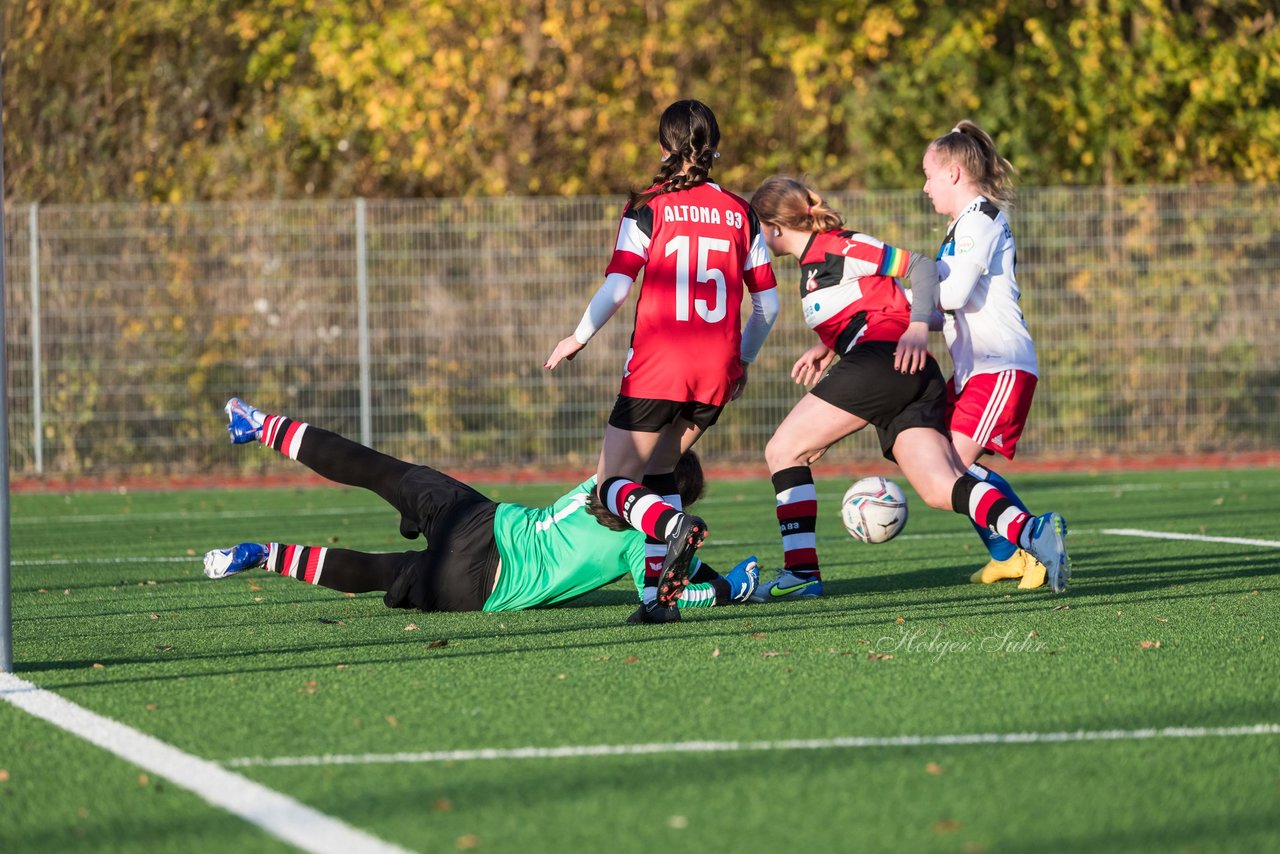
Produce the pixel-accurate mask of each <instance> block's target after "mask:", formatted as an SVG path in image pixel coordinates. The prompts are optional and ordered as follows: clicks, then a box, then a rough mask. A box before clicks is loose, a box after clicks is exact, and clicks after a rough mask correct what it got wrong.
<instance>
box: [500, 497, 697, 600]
mask: <svg viewBox="0 0 1280 854" xmlns="http://www.w3.org/2000/svg"><path fill="white" fill-rule="evenodd" d="M595 485H596V479H595V478H594V477H591V478H588V479H587V480H585V481H583V482H582V483H580V484H578V485H577V486H576V487H574V488H573V489H571V490H569V492H567V493H565V494H564V495H562V496H560V497H559V498H557V499H556V501H555V503H554V504H552V505H551V506H550V507H541V508H533V507H524V506H522V505H520V504H499V505H498V510H497V514H496V515H495V517H494V520H493V536H494V539H496V540H497V542H498V554H499V556H500V557H501V559H502V568H501V572H500V574H499V575H498V583H497V584H496V585H495V586H494V588H493V593H491V594H489V598H488V599H487V600H486V601H485V603H484V610H486V611H518V610H520V609H522V608H537V607H539V606H542V605H555V604H558V603H560V602H566V601H568V600H570V599H573V598H576V597H578V596H581V595H582V594H584V593H588V592H590V591H592V590H595V589H597V588H599V587H603V586H604V585H606V584H610V583H612V582H614V581H617V580H618V579H619V578H621V577H622V576H624V575H626V574H627V573H630V574H631V577H632V580H633V581H634V582H635V585H636V590H637V591H639V590H641V589H642V588H643V586H644V539H645V538H644V534H642V533H640V532H639V531H635V530H629V531H621V532H619V531H611V530H609V529H608V528H606V527H604V526H603V525H601V524H600V523H599V522H597V521H596V519H595V517H594V516H592V515H591V514H590V513H588V512H587V499H588V497H589V496H590V495H591V491H592V490H593V489H595ZM695 561H696V558H695ZM696 568H697V563H694V564H692V565H691V566H690V568H689V569H690V573H691V574H692V573H693V572H694V571H695V570H696ZM714 604H715V590H714V589H713V588H712V586H711V585H710V584H690V585H689V586H688V587H687V588H685V591H684V593H683V594H682V595H681V597H680V607H682V608H690V607H694V608H699V607H700V608H705V607H710V606H711V605H714Z"/></svg>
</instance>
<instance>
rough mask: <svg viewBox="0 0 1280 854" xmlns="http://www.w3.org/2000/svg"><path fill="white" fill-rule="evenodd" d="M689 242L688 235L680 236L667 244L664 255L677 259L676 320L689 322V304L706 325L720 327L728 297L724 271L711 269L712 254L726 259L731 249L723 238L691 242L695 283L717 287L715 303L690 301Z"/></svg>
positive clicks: (701, 238) (699, 239)
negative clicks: (696, 259)
mask: <svg viewBox="0 0 1280 854" xmlns="http://www.w3.org/2000/svg"><path fill="white" fill-rule="evenodd" d="M690 240H691V238H690V237H689V235H687V234H681V235H679V236H677V237H673V238H672V239H671V240H670V241H668V242H667V251H666V255H667V256H668V257H669V256H671V255H675V256H676V320H686V321H687V320H689V304H690V302H692V303H693V310H694V311H695V312H697V314H698V317H701V318H702V319H703V320H705V321H706V322H707V323H719V322H720V321H722V320H724V318H725V315H726V314H727V313H728V299H727V296H728V294H727V292H726V284H725V280H724V271H723V270H721V269H720V268H719V267H713V266H711V254H712V253H713V252H718V253H721V254H726V255H727V254H728V253H729V248H730V244H729V241H727V240H725V239H724V238H722V237H695V238H692V240H694V241H696V244H697V256H698V267H697V281H698V282H700V283H707V282H715V285H716V296H715V301H714V303H708V302H707V300H705V299H695V300H690V298H689V274H690V273H692V272H694V271H693V267H692V264H691V263H690V261H691V260H692V254H693V253H691V252H690V246H689V244H690Z"/></svg>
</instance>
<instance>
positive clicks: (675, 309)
mask: <svg viewBox="0 0 1280 854" xmlns="http://www.w3.org/2000/svg"><path fill="white" fill-rule="evenodd" d="M642 270H643V271H644V282H643V284H642V285H641V288H640V297H639V299H638V300H637V301H636V322H635V328H634V329H633V331H632V333H631V350H630V352H629V353H628V354H627V365H626V368H625V370H624V371H623V377H622V389H621V394H623V395H624V396H626V397H640V398H650V399H654V400H675V401H680V402H687V401H697V402H699V403H709V404H712V405H714V406H720V405H723V404H725V403H728V402H729V394H730V392H731V391H732V389H733V386H734V384H735V383H736V382H737V381H738V379H739V378H740V377H741V376H742V365H741V363H740V362H739V356H740V351H741V348H742V296H743V292H744V288H745V289H746V290H749V291H752V292H759V291H765V290H768V289H770V288H773V287H775V286H776V282H775V281H774V278H773V267H772V266H771V265H770V262H769V250H768V248H767V247H766V246H765V243H764V237H763V235H762V234H761V233H760V222H759V220H757V219H756V215H755V211H753V210H752V209H751V205H750V204H748V203H747V201H746V200H745V199H743V198H741V197H739V196H736V195H734V194H733V193H730V192H728V191H726V190H723V189H721V188H720V187H718V186H716V185H715V184H709V183H708V184H700V185H698V186H696V187H692V188H690V189H687V190H678V191H676V192H672V193H663V194H660V195H657V196H654V197H653V198H652V199H651V200H650V201H649V203H648V204H646V205H644V206H643V207H640V208H638V209H632V207H631V206H630V205H628V206H627V209H626V210H625V211H624V212H623V214H622V222H621V224H620V225H619V227H618V240H617V243H616V245H615V246H614V250H613V258H612V260H610V262H609V267H608V269H607V270H606V271H605V275H609V274H611V273H622V274H624V275H626V276H629V277H631V278H632V279H635V278H637V277H638V276H639V275H640V272H641V271H642Z"/></svg>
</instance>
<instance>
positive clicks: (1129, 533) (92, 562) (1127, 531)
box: [11, 528, 1280, 567]
mask: <svg viewBox="0 0 1280 854" xmlns="http://www.w3.org/2000/svg"><path fill="white" fill-rule="evenodd" d="M1071 533H1073V534H1076V535H1080V534H1107V535H1109V536H1113V537H1148V538H1151V539H1157V540H1187V541H1190V542H1196V543H1227V544H1230V545H1236V546H1259V547H1261V548H1268V549H1280V540H1253V539H1247V538H1245V537H1209V536H1205V535H1203V534H1176V533H1167V532H1165V531H1143V530H1139V529H1137V528H1080V529H1076V528H1073V529H1072V531H1071ZM972 536H973V535H972V534H971V533H970V532H968V531H956V532H954V533H943V534H903V535H901V536H899V537H898V538H897V539H899V540H955V539H968V538H970V537H972ZM818 539H819V540H820V541H821V540H824V539H825V540H828V541H830V540H831V539H833V538H831V537H819V538H818ZM773 542H774V539H763V540H716V541H715V543H716V545H718V546H758V545H769V544H772V543H773ZM199 561H200V556H192V555H182V556H176V557H127V558H126V557H100V558H80V559H69V558H56V559H49V560H39V559H36V560H15V561H12V563H11V565H12V566H15V567H20V566H112V565H117V564H147V563H191V564H192V565H197V564H198V563H199Z"/></svg>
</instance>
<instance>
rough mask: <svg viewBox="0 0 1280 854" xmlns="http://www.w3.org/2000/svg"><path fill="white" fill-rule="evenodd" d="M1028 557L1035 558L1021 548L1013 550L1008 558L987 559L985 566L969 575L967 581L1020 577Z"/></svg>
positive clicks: (992, 580) (991, 580)
mask: <svg viewBox="0 0 1280 854" xmlns="http://www.w3.org/2000/svg"><path fill="white" fill-rule="evenodd" d="M1028 558H1029V559H1030V560H1035V558H1033V557H1031V555H1029V554H1027V553H1026V552H1025V551H1023V550H1022V549H1018V550H1017V551H1016V552H1014V553H1013V557H1011V558H1009V559H1008V560H996V559H995V558H992V559H991V560H989V561H987V565H986V566H984V567H983V568H982V569H980V570H978V571H977V572H975V573H974V574H973V575H971V576H969V581H970V582H972V583H974V584H994V583H995V582H997V581H1004V580H1005V579H1007V578H1021V577H1022V574H1023V572H1025V571H1026V566H1027V564H1026V559H1028Z"/></svg>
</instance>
